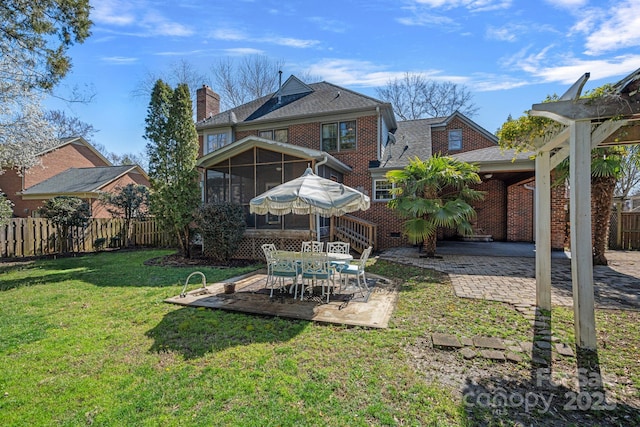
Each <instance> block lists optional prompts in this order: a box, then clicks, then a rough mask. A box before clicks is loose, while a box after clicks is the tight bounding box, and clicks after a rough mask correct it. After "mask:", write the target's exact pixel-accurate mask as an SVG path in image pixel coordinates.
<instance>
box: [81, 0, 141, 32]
mask: <svg viewBox="0 0 640 427" xmlns="http://www.w3.org/2000/svg"><path fill="white" fill-rule="evenodd" d="M91 7H92V9H91V20H92V21H93V22H95V23H96V24H106V25H115V26H125V25H131V24H132V23H134V22H135V19H136V17H135V14H134V13H132V11H131V5H130V4H128V3H127V2H123V1H120V0H101V1H99V2H92V4H91Z"/></svg>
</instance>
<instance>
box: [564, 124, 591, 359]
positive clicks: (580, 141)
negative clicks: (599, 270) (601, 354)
mask: <svg viewBox="0 0 640 427" xmlns="http://www.w3.org/2000/svg"><path fill="white" fill-rule="evenodd" d="M570 129H571V130H570V132H571V135H570V137H569V150H570V158H571V162H570V169H569V185H570V205H569V206H570V207H569V210H570V220H571V279H572V283H573V310H574V321H575V334H576V344H577V345H578V347H581V348H584V349H590V350H595V349H596V328H595V311H594V297H593V243H592V240H591V121H590V120H579V121H573V122H572V123H571V125H570Z"/></svg>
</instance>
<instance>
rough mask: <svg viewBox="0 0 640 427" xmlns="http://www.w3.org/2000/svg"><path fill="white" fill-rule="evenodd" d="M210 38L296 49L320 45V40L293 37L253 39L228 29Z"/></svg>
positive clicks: (212, 33) (215, 32) (216, 32)
mask: <svg viewBox="0 0 640 427" xmlns="http://www.w3.org/2000/svg"><path fill="white" fill-rule="evenodd" d="M209 36H210V37H211V38H214V39H216V40H227V41H244V42H255V43H269V44H275V45H279V46H288V47H295V48H308V47H312V46H315V45H317V44H318V43H320V42H319V41H318V40H305V39H296V38H292V37H281V36H267V37H252V36H249V35H247V34H245V33H243V32H241V31H238V30H235V29H227V28H220V29H217V30H215V31H213V32H211V34H210V35H209Z"/></svg>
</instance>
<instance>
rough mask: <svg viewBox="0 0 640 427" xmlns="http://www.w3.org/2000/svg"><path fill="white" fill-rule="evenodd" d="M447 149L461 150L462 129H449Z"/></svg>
mask: <svg viewBox="0 0 640 427" xmlns="http://www.w3.org/2000/svg"><path fill="white" fill-rule="evenodd" d="M449 150H462V129H452V130H450V131H449Z"/></svg>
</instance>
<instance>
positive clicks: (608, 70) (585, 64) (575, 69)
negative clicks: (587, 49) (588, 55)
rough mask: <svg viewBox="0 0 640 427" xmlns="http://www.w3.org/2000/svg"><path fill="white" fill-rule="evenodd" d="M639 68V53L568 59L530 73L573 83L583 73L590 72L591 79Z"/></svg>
mask: <svg viewBox="0 0 640 427" xmlns="http://www.w3.org/2000/svg"><path fill="white" fill-rule="evenodd" d="M638 68H640V55H622V56H616V57H612V58H607V59H596V60H581V59H575V60H573V61H568V62H567V63H566V64H564V65H558V66H557V67H543V68H539V69H537V70H535V71H532V74H533V75H535V76H536V77H540V78H542V79H543V80H544V81H545V82H559V83H566V84H571V83H574V82H575V81H576V80H578V78H579V77H580V76H582V75H583V74H584V73H587V72H588V73H591V80H600V79H608V78H611V77H616V76H623V75H626V74H629V73H630V72H632V71H634V70H637V69H638Z"/></svg>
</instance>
